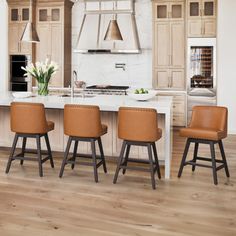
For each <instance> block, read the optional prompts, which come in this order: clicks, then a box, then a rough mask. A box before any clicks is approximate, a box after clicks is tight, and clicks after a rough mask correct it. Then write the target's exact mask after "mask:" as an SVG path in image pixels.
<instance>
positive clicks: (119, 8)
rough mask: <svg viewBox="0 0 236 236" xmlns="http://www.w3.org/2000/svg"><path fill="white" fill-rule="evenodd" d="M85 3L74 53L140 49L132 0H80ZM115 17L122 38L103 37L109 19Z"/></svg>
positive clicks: (130, 52) (131, 52)
mask: <svg viewBox="0 0 236 236" xmlns="http://www.w3.org/2000/svg"><path fill="white" fill-rule="evenodd" d="M78 2H79V4H84V12H83V14H84V15H83V19H82V22H81V26H80V30H79V32H78V37H77V42H76V45H75V48H74V52H75V53H114V54H115V53H120V54H135V53H140V52H141V50H140V43H139V37H138V32H137V25H136V20H135V10H134V0H118V1H111V0H79V1H78ZM114 17H116V19H117V22H118V25H119V28H120V31H121V34H122V37H123V41H115V42H114V41H104V36H105V33H106V30H107V27H108V24H109V21H110V20H111V19H114Z"/></svg>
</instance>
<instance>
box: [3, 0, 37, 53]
mask: <svg viewBox="0 0 236 236" xmlns="http://www.w3.org/2000/svg"><path fill="white" fill-rule="evenodd" d="M7 2H8V39H9V45H8V49H9V55H17V54H21V55H31V54H32V45H31V44H29V43H26V42H21V41H20V38H21V36H22V34H23V31H24V29H25V26H26V24H27V22H28V21H29V20H30V19H31V12H33V9H31V6H30V1H29V0H22V1H20V0H8V1H7ZM34 4H35V1H33V6H34Z"/></svg>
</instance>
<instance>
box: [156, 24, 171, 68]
mask: <svg viewBox="0 0 236 236" xmlns="http://www.w3.org/2000/svg"><path fill="white" fill-rule="evenodd" d="M169 32H170V30H169V22H162V23H156V24H155V39H154V40H155V45H154V47H155V52H154V53H155V54H154V55H155V67H166V66H169V65H170V59H171V55H170V49H169V45H170V33H169Z"/></svg>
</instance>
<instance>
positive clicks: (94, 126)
mask: <svg viewBox="0 0 236 236" xmlns="http://www.w3.org/2000/svg"><path fill="white" fill-rule="evenodd" d="M101 132H102V124H101V117H100V110H99V107H98V106H87V105H69V104H68V105H65V107H64V133H65V134H66V135H69V136H76V137H99V136H100V135H101Z"/></svg>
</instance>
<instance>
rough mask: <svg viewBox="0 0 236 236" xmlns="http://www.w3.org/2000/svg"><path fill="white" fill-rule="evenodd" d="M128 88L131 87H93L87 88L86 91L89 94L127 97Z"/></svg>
mask: <svg viewBox="0 0 236 236" xmlns="http://www.w3.org/2000/svg"><path fill="white" fill-rule="evenodd" d="M128 88H129V86H113V85H92V86H88V87H86V89H85V91H86V92H87V93H89V94H107V95H126V90H127V89H128Z"/></svg>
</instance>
